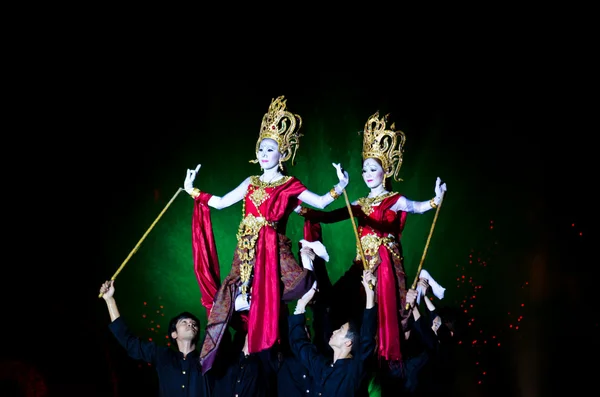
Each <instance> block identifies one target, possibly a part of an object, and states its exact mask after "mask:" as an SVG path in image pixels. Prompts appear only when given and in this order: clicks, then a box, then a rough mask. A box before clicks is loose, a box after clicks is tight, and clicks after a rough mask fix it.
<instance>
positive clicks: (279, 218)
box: [192, 176, 314, 372]
mask: <svg viewBox="0 0 600 397" xmlns="http://www.w3.org/2000/svg"><path fill="white" fill-rule="evenodd" d="M304 190H306V187H305V186H304V185H303V184H302V183H301V182H300V181H299V180H298V179H296V178H295V177H291V176H286V177H284V178H282V179H280V180H279V181H276V182H274V183H270V184H267V183H264V182H262V181H260V179H259V177H258V176H253V177H251V180H250V185H249V186H248V190H247V192H246V196H245V197H244V201H243V218H242V221H241V223H240V227H239V229H238V233H237V239H238V244H237V248H236V250H235V253H234V256H233V262H232V267H231V271H230V273H229V275H228V276H227V277H226V278H225V279H224V280H223V283H220V272H219V262H218V256H217V251H216V247H215V242H214V236H213V231H212V223H211V219H210V209H209V207H208V205H207V202H208V200H209V199H210V197H212V195H210V194H207V193H201V194H200V195H199V196H198V197H197V198H196V200H195V205H194V214H193V219H192V248H193V255H194V269H195V272H196V277H197V280H198V284H199V285H200V290H201V294H202V304H203V305H204V307H206V309H207V311H208V313H209V314H208V323H207V325H206V338H205V340H204V343H203V345H202V349H201V352H200V362H201V364H202V371H203V372H206V371H208V370H209V369H210V368H211V367H212V364H213V362H214V359H215V356H216V352H217V348H218V346H219V344H220V342H221V339H222V337H223V334H224V332H225V331H226V329H227V326H229V325H231V326H233V327H240V326H241V327H244V328H246V329H247V330H248V351H249V352H250V353H255V352H259V351H261V350H265V349H268V348H270V347H272V346H273V345H275V343H277V342H278V341H279V338H280V335H279V319H280V318H279V314H280V309H281V303H282V301H283V302H284V303H285V302H288V301H291V300H294V299H298V298H300V297H301V296H302V295H304V293H305V292H306V291H308V290H309V289H310V287H311V286H312V283H313V281H314V275H313V273H312V272H310V271H308V270H307V269H305V268H303V267H302V266H301V265H299V264H298V262H297V261H296V258H295V257H294V255H293V253H292V247H291V240H290V239H289V238H288V237H286V236H285V231H286V225H287V221H288V217H289V215H290V213H291V212H292V211H293V210H294V208H296V206H298V205H299V204H300V200H299V199H298V195H300V193H302V192H303V191H304ZM306 237H308V236H306V235H305V238H306ZM244 285H247V288H244V290H245V292H246V293H247V294H248V298H249V301H250V303H251V305H250V310H249V311H247V312H236V311H235V298H236V296H237V294H238V293H239V288H240V287H241V286H244Z"/></svg>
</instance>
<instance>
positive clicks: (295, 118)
mask: <svg viewBox="0 0 600 397" xmlns="http://www.w3.org/2000/svg"><path fill="white" fill-rule="evenodd" d="M286 101H287V100H286V99H284V96H283V95H281V96H279V97H277V99H272V100H271V105H269V111H268V112H267V113H265V115H264V116H263V119H262V124H261V125H260V135H259V136H258V140H257V141H256V153H258V149H259V147H260V142H261V141H262V140H263V139H266V138H271V139H273V140H274V141H275V142H277V144H278V145H279V153H281V160H280V161H281V162H284V161H287V160H289V159H290V157H291V158H292V165H293V163H294V158H295V157H296V150H298V147H300V137H301V136H302V135H303V134H300V133H299V132H298V131H299V130H300V127H302V118H301V117H300V115H298V114H293V113H291V112H289V111H287V110H285V103H286ZM250 162H251V163H257V162H258V160H251V161H250Z"/></svg>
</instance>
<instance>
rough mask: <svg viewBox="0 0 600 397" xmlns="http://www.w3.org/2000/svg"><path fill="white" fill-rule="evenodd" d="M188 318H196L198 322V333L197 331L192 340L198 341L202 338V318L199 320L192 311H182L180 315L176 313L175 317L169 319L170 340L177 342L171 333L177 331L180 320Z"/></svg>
mask: <svg viewBox="0 0 600 397" xmlns="http://www.w3.org/2000/svg"><path fill="white" fill-rule="evenodd" d="M188 318H189V319H190V320H194V321H195V322H196V324H198V333H196V337H195V338H194V339H193V341H192V342H194V343H198V340H199V338H200V320H198V317H196V316H194V315H193V314H192V313H190V312H181V313H179V314H178V315H176V316H175V317H173V318H172V319H171V321H169V340H170V341H171V343H175V340H174V339H173V337H172V336H171V334H172V333H173V332H175V331H177V323H178V322H179V321H180V320H184V319H188Z"/></svg>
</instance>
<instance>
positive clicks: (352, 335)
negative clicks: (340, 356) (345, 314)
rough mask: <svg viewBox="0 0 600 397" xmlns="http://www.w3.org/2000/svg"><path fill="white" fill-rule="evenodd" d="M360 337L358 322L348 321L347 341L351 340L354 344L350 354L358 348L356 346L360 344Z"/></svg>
mask: <svg viewBox="0 0 600 397" xmlns="http://www.w3.org/2000/svg"><path fill="white" fill-rule="evenodd" d="M359 337H360V328H359V326H358V322H357V321H356V320H349V321H348V331H346V339H350V341H351V342H352V347H351V349H350V352H351V353H352V352H354V349H355V348H356V345H357V344H358V342H359Z"/></svg>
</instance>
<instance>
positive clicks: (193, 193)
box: [190, 187, 200, 199]
mask: <svg viewBox="0 0 600 397" xmlns="http://www.w3.org/2000/svg"><path fill="white" fill-rule="evenodd" d="M190 196H191V197H192V198H193V199H196V197H198V196H200V189H198V188H197V187H195V188H193V189H192V193H190Z"/></svg>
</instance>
